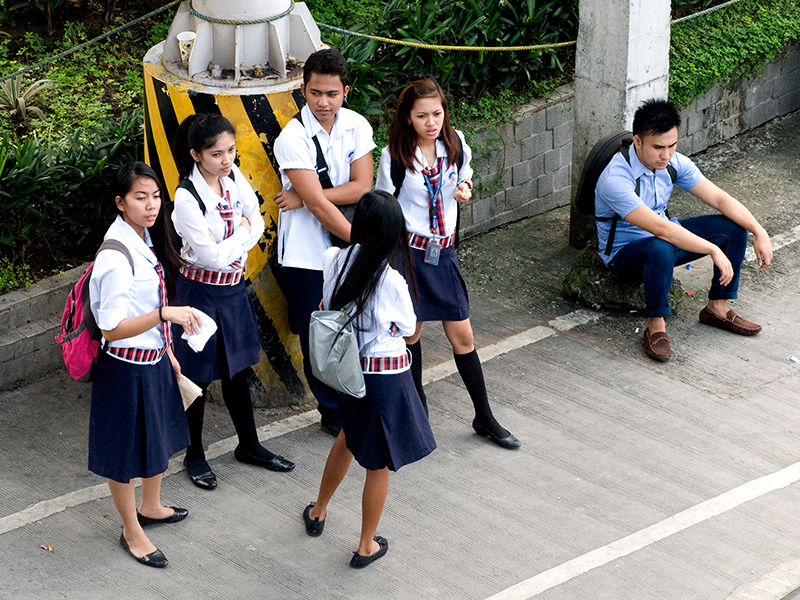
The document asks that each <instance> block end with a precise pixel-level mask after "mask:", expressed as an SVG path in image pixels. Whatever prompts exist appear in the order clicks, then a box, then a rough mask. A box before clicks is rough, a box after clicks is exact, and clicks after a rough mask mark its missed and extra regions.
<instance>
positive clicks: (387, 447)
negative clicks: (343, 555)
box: [303, 192, 436, 568]
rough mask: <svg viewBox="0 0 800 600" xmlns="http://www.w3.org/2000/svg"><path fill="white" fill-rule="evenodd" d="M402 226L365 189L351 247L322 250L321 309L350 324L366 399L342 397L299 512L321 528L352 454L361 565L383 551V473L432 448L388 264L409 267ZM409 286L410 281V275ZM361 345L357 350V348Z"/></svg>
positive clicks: (400, 294) (382, 195) (391, 208)
mask: <svg viewBox="0 0 800 600" xmlns="http://www.w3.org/2000/svg"><path fill="white" fill-rule="evenodd" d="M406 238H407V233H406V228H405V223H404V220H403V214H402V212H401V210H400V206H399V205H398V204H397V201H396V200H395V199H394V197H393V196H392V195H391V194H387V193H386V192H368V193H367V194H365V195H364V196H363V197H362V198H361V200H360V201H359V203H358V205H357V208H356V212H355V215H354V217H353V227H352V231H351V234H350V240H351V242H352V244H353V245H351V246H350V247H348V248H346V249H344V250H340V249H338V248H330V249H328V250H327V251H326V252H325V254H324V255H323V277H324V284H323V300H322V304H323V306H324V307H325V308H326V309H328V310H342V309H344V310H346V311H347V312H348V313H349V314H350V319H351V321H352V322H353V323H354V324H355V330H356V332H357V338H358V340H359V349H360V350H361V351H362V352H363V356H362V359H361V366H362V369H363V373H364V381H365V384H366V389H367V394H366V397H364V398H361V399H356V398H350V397H347V396H344V402H343V410H342V413H343V425H342V430H341V431H340V432H339V435H338V436H337V438H336V441H335V442H334V443H333V447H332V448H331V451H330V454H329V455H328V460H327V462H326V464H325V470H324V472H323V475H322V483H321V484H320V488H319V494H318V496H317V500H316V502H314V503H311V504H309V505H308V506H307V507H306V509H305V511H304V512H303V520H304V521H305V525H306V532H307V533H308V535H311V536H318V535H320V534H321V533H322V530H323V527H324V526H325V519H326V516H327V509H328V503H329V502H330V500H331V497H332V496H333V494H334V492H335V491H336V489H337V488H338V487H339V484H340V483H341V482H342V479H344V476H345V474H346V473H347V470H348V468H349V466H350V462H351V461H352V459H353V457H355V459H356V461H357V462H358V464H360V465H361V466H362V467H364V468H365V469H366V471H367V475H366V481H365V483H364V492H363V496H362V521H361V536H360V539H359V544H358V550H356V552H354V553H353V558H352V559H351V561H350V566H351V567H354V568H363V567H366V566H367V565H368V564H370V563H371V562H373V561H375V560H377V559H378V558H380V557H381V556H383V555H384V554H385V553H386V550H387V548H388V547H389V543H388V542H387V541H386V539H385V538H383V537H380V536H376V535H375V533H376V530H377V527H378V522H379V521H380V518H381V513H382V512H383V505H384V502H385V501H386V495H387V492H388V489H389V471H390V470H391V471H396V470H397V469H399V468H400V467H402V466H403V465H407V464H409V463H412V462H414V461H417V460H419V459H421V458H423V457H425V456H427V455H428V454H430V453H431V452H433V450H434V449H435V448H436V442H435V441H434V439H433V433H432V432H431V428H430V425H429V423H428V419H427V416H426V414H425V411H424V409H423V406H422V402H421V401H420V398H419V395H418V394H417V390H416V387H415V386H414V381H413V379H412V378H411V372H410V371H409V356H408V352H407V350H406V344H405V340H404V339H403V336H408V335H411V334H413V333H414V328H415V325H416V317H415V315H414V309H413V305H412V302H411V294H410V292H409V286H408V285H407V283H406V280H405V279H404V278H403V276H402V275H400V273H399V272H398V271H397V270H395V268H393V267H397V266H399V265H401V264H402V265H405V270H406V272H407V273H408V274H409V279H412V276H411V271H410V269H409V266H410V263H409V260H410V259H409V256H408V246H407V245H406ZM410 283H411V285H412V288H413V279H412V280H411V282H410ZM365 346H367V349H366V350H364V347H365Z"/></svg>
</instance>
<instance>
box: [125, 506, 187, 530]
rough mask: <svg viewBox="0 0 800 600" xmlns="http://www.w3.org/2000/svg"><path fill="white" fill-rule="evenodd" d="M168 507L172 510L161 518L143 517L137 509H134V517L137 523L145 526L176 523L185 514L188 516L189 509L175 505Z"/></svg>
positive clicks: (182, 518) (183, 517) (181, 519)
mask: <svg viewBox="0 0 800 600" xmlns="http://www.w3.org/2000/svg"><path fill="white" fill-rule="evenodd" d="M169 508H171V509H172V510H173V511H174V512H173V513H172V514H171V515H170V516H168V517H164V518H163V519H153V518H151V517H145V516H144V515H143V514H141V513H140V512H139V511H138V510H137V511H136V518H137V519H138V520H139V525H141V526H142V527H145V526H146V525H155V524H156V523H177V522H178V521H183V520H184V519H185V518H186V517H187V516H189V511H188V510H186V509H185V508H178V507H177V506H170V507H169Z"/></svg>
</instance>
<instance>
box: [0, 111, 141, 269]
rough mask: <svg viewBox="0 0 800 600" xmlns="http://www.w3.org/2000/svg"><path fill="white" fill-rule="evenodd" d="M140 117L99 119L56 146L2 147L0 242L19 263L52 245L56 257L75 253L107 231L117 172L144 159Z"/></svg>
mask: <svg viewBox="0 0 800 600" xmlns="http://www.w3.org/2000/svg"><path fill="white" fill-rule="evenodd" d="M143 135H144V133H143V128H142V112H141V111H140V110H137V111H134V112H133V113H131V114H127V113H125V114H123V115H122V117H121V118H119V119H117V120H113V121H110V120H109V121H104V122H103V123H102V124H101V126H100V127H98V128H95V129H93V130H91V131H88V132H86V131H83V130H81V129H76V130H75V131H74V132H73V133H72V134H71V135H70V136H69V137H68V138H65V139H63V140H61V143H60V144H58V145H57V146H54V147H47V146H44V145H43V144H42V143H41V142H40V141H39V140H38V139H37V138H33V137H32V138H28V139H26V140H23V141H19V142H17V141H14V140H12V138H11V137H10V136H9V135H5V136H4V137H3V139H2V142H1V143H0V244H3V245H5V246H6V248H7V251H6V252H5V254H7V255H10V256H12V257H13V258H15V259H17V260H18V261H19V262H22V263H24V262H25V251H26V248H27V247H28V246H30V245H31V244H32V243H34V242H36V241H38V242H42V243H44V244H45V245H47V244H49V243H50V242H51V241H52V243H53V244H57V245H58V247H59V249H60V250H62V251H67V252H72V253H73V255H74V256H77V255H79V254H84V252H81V246H82V243H83V242H84V241H85V240H86V239H87V238H89V239H99V237H100V236H101V235H102V232H103V230H104V229H105V227H106V223H105V219H104V218H103V217H104V214H105V210H106V207H107V206H108V204H109V202H110V185H111V182H112V181H113V178H114V175H115V173H116V171H117V169H119V167H120V166H121V165H122V164H124V163H126V162H128V161H131V160H142V157H143V142H144V140H143Z"/></svg>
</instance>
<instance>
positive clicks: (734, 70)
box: [669, 0, 800, 107]
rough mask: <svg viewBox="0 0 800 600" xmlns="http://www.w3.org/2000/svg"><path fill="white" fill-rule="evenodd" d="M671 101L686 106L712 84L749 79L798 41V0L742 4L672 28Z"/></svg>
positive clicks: (752, 0)
mask: <svg viewBox="0 0 800 600" xmlns="http://www.w3.org/2000/svg"><path fill="white" fill-rule="evenodd" d="M671 35H672V43H671V45H670V70H669V99H670V100H671V101H672V102H673V103H674V104H676V105H677V106H681V107H682V106H686V105H687V104H688V103H689V102H690V101H691V99H692V98H694V97H695V96H702V95H703V94H705V93H706V92H707V91H708V90H709V89H710V88H711V87H712V86H713V85H716V84H724V83H728V82H729V81H733V80H734V79H739V78H740V77H742V76H752V75H754V74H756V73H757V72H758V70H759V69H761V68H763V66H764V65H765V64H766V63H767V62H768V61H770V60H771V59H772V58H774V57H775V56H776V55H777V54H778V53H779V52H780V51H781V50H783V49H784V48H785V47H786V46H787V45H788V44H789V43H791V42H793V41H796V40H797V39H798V38H800V2H798V0H743V1H742V2H740V3H738V4H736V5H734V6H732V7H730V8H725V9H722V10H717V11H714V12H711V13H708V14H707V15H703V16H702V17H698V18H696V19H691V20H688V21H684V22H683V23H679V24H678V25H676V26H674V27H673V28H672V34H671Z"/></svg>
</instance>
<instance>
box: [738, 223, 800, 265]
mask: <svg viewBox="0 0 800 600" xmlns="http://www.w3.org/2000/svg"><path fill="white" fill-rule="evenodd" d="M770 240H771V241H772V250H773V251H776V250H778V248H783V247H784V246H788V245H789V244H794V243H795V242H797V241H800V225H798V226H797V227H793V228H792V229H790V230H789V231H787V232H786V233H779V234H777V235H775V236H772V237H771V238H770ZM744 259H745V260H746V261H750V260H755V259H756V253H755V251H754V250H753V247H752V246H750V247H749V248H748V249H747V250H745V253H744Z"/></svg>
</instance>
